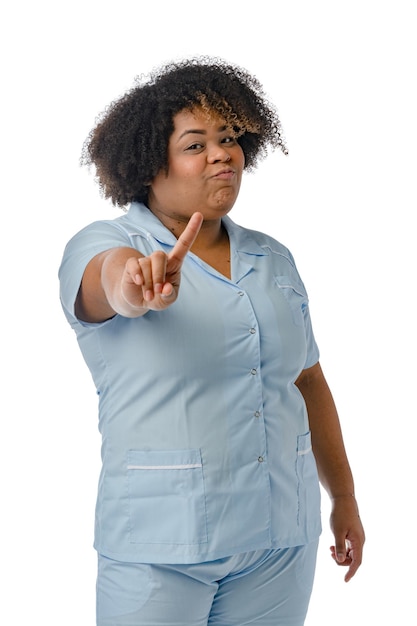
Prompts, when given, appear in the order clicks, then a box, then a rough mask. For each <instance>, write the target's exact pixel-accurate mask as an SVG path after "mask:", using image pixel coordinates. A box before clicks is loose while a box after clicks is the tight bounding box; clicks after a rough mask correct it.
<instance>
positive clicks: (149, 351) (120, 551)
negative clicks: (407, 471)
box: [60, 203, 321, 563]
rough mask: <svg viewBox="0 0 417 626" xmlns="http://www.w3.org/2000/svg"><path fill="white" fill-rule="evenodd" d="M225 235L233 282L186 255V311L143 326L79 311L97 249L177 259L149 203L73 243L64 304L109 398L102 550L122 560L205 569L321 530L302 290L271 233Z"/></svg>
mask: <svg viewBox="0 0 417 626" xmlns="http://www.w3.org/2000/svg"><path fill="white" fill-rule="evenodd" d="M224 225H225V227H226V229H227V232H228V234H229V238H230V246H231V273H232V279H231V280H228V279H227V278H225V276H223V275H221V274H219V273H218V272H216V270H214V269H213V268H212V267H210V266H209V265H207V264H206V263H204V262H203V261H201V260H200V259H199V258H198V257H196V256H195V255H193V254H192V253H189V254H188V255H187V257H186V258H185V261H184V264H183V269H182V278H181V287H180V292H179V297H178V299H177V301H176V302H175V303H174V304H173V305H172V306H171V307H169V308H168V309H167V310H165V311H159V312H154V311H149V312H148V313H147V314H146V315H144V316H143V317H140V318H136V319H128V318H124V317H122V316H120V315H116V316H115V317H113V318H112V319H110V320H108V321H106V322H104V323H101V324H87V323H83V322H80V321H79V320H77V318H76V317H75V315H74V302H75V299H76V295H77V292H78V289H79V286H80V282H81V279H82V275H83V272H84V269H85V267H86V265H87V264H88V262H89V261H90V260H91V259H92V257H94V256H95V255H96V254H98V253H99V252H102V251H104V250H107V249H110V248H113V247H119V246H129V247H132V248H135V249H137V250H139V251H140V252H142V253H143V254H145V255H147V254H149V253H151V252H152V251H153V250H157V249H162V250H164V251H165V252H169V251H170V250H171V249H172V247H173V245H174V244H175V242H176V239H175V237H174V236H173V234H172V233H171V232H170V231H169V230H168V229H166V228H165V227H164V226H163V224H162V223H161V222H160V221H159V220H158V219H157V218H156V217H155V216H154V215H153V214H152V213H151V212H150V211H149V210H148V209H147V208H146V207H145V206H144V205H141V204H139V203H133V204H132V205H131V207H130V209H129V211H128V212H127V213H126V214H124V215H123V216H121V217H118V218H116V219H114V220H109V221H99V222H95V223H93V224H91V225H89V226H87V227H86V228H85V229H83V230H82V231H81V232H79V233H78V234H77V235H75V237H73V238H72V239H71V241H70V242H69V243H68V245H67V247H66V249H65V253H64V258H63V261H62V265H61V268H60V280H61V301H62V305H63V308H64V311H65V314H66V316H67V318H68V321H69V322H70V324H71V326H72V328H73V329H74V330H75V332H76V334H77V338H78V342H79V345H80V348H81V351H82V353H83V356H84V359H85V361H86V363H87V365H88V367H89V369H90V371H91V374H92V377H93V380H94V383H95V385H96V388H97V392H98V395H99V429H100V432H101V434H102V462H103V464H102V471H101V475H100V480H99V487H98V498H97V507H96V528H95V548H96V549H97V551H98V552H100V553H101V554H103V555H105V556H108V557H109V558H113V559H120V560H124V561H137V562H154V563H158V562H160V563H196V562H203V561H207V560H213V559H217V558H221V557H225V556H228V555H231V554H236V553H239V552H247V551H252V550H258V549H268V548H281V547H290V546H296V545H303V544H306V543H308V542H310V541H313V540H315V539H316V538H317V537H318V536H319V534H320V531H321V522H320V489H319V483H318V476H317V470H316V464H315V460H314V456H313V453H312V449H311V438H310V433H309V424H308V417H307V412H306V407H305V403H304V400H303V398H302V396H301V394H300V392H299V390H298V389H297V387H296V386H295V385H294V381H295V380H296V379H297V377H298V375H299V374H300V372H301V371H302V369H304V368H307V367H311V366H312V365H314V364H315V363H317V361H318V358H319V353H318V348H317V345H316V342H315V340H314V336H313V332H312V328H311V322H310V315H309V308H308V300H307V295H306V291H305V287H304V285H303V283H302V281H301V279H300V277H299V274H298V272H297V269H296V267H295V264H294V260H293V258H292V256H291V254H290V252H289V251H288V250H287V248H285V247H284V246H283V245H281V244H280V243H278V242H277V241H275V240H274V239H272V238H271V237H269V236H267V235H264V234H262V233H259V232H255V231H251V230H248V229H245V228H242V227H240V226H238V225H236V224H235V223H234V222H233V221H232V220H231V219H230V218H229V217H226V218H224Z"/></svg>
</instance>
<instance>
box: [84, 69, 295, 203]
mask: <svg viewBox="0 0 417 626" xmlns="http://www.w3.org/2000/svg"><path fill="white" fill-rule="evenodd" d="M135 82H136V84H135V86H134V87H133V88H132V89H130V90H129V91H128V92H127V93H125V94H124V95H123V96H122V97H121V98H119V99H117V100H115V101H114V102H112V103H111V104H110V105H109V106H108V107H107V109H106V110H105V111H104V112H103V114H102V115H101V116H100V117H99V119H98V121H97V124H96V126H95V128H93V129H92V130H91V132H90V134H89V135H88V137H87V139H86V141H85V143H84V147H83V152H82V158H81V163H82V164H84V165H94V166H95V170H96V176H97V179H98V182H99V185H100V188H101V191H102V193H103V195H104V197H106V198H110V199H111V201H112V202H113V204H114V205H117V206H119V207H125V206H126V205H127V204H129V203H131V202H133V201H138V202H144V203H145V204H146V202H147V197H148V190H149V184H150V182H151V181H152V180H153V178H154V177H155V176H156V174H158V173H159V172H160V171H161V170H165V171H167V170H168V142H169V138H170V136H171V134H172V132H173V130H174V121H173V118H174V117H175V115H176V114H177V113H179V112H180V111H182V110H192V109H194V108H195V107H197V106H198V107H201V108H203V110H205V111H207V114H208V115H210V114H211V115H212V114H213V113H215V114H217V115H220V116H221V117H222V118H223V119H225V121H226V123H227V124H230V127H231V128H233V129H234V132H235V133H236V136H237V141H238V142H239V144H240V146H241V147H242V150H243V153H244V155H245V169H247V170H250V169H253V168H254V167H256V165H257V163H258V160H259V159H260V158H263V157H264V156H265V155H266V153H267V148H268V147H271V148H277V147H279V148H280V149H281V150H282V151H283V152H284V154H287V149H286V147H285V144H284V140H283V138H282V135H281V123H280V120H279V117H278V114H277V112H276V110H275V108H274V106H272V105H271V104H270V103H269V102H268V101H267V99H266V97H265V94H264V91H263V88H262V86H261V85H260V83H259V81H258V80H257V78H255V77H254V76H252V75H250V74H249V73H248V72H247V71H246V70H244V69H242V68H240V67H237V66H232V65H229V64H227V63H225V62H224V61H222V60H220V59H210V58H207V57H200V58H195V59H191V60H183V61H179V62H172V63H169V64H167V65H164V66H163V67H161V68H159V69H157V70H155V71H153V72H152V73H151V74H150V75H149V76H148V77H138V78H137V79H136V81H135Z"/></svg>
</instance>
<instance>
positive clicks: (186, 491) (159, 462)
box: [127, 449, 207, 545]
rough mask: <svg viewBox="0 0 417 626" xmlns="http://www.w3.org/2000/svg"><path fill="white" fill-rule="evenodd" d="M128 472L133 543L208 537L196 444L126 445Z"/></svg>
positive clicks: (186, 542)
mask: <svg viewBox="0 0 417 626" xmlns="http://www.w3.org/2000/svg"><path fill="white" fill-rule="evenodd" d="M127 476H128V489H129V516H130V541H131V542H132V543H167V544H181V545H190V544H199V543H205V542H206V541H207V523H206V506H205V494H204V480H203V464H202V460H201V451H200V450H198V449H191V450H130V451H129V453H128V460H127Z"/></svg>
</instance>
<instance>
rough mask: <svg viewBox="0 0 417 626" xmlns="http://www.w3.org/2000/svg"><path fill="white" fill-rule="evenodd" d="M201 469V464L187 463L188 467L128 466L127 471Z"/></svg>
mask: <svg viewBox="0 0 417 626" xmlns="http://www.w3.org/2000/svg"><path fill="white" fill-rule="evenodd" d="M199 467H203V465H202V464H201V463H189V464H188V465H128V466H127V469H128V470H187V469H197V468H199Z"/></svg>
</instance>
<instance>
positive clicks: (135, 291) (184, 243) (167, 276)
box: [121, 213, 203, 310]
mask: <svg viewBox="0 0 417 626" xmlns="http://www.w3.org/2000/svg"><path fill="white" fill-rule="evenodd" d="M202 223H203V216H202V214H201V213H194V214H193V215H192V216H191V218H190V220H189V222H188V224H187V226H186V227H185V230H184V232H183V233H182V234H181V235H180V237H179V238H178V241H177V243H176V244H175V246H174V247H173V249H172V250H171V252H170V253H169V254H165V252H163V251H162V250H157V251H155V252H153V253H152V254H150V255H149V256H140V257H131V258H129V259H128V260H127V261H126V265H125V269H124V273H123V276H122V284H121V291H122V296H123V298H124V300H125V301H126V303H127V304H128V305H130V306H132V307H135V308H136V307H137V308H146V309H151V310H162V309H166V308H167V307H168V306H170V305H171V304H172V303H173V302H175V300H176V299H177V296H178V291H179V286H180V279H181V268H182V264H183V261H184V258H185V256H186V254H187V253H188V252H189V250H190V249H191V246H192V245H193V243H194V241H195V239H196V237H197V235H198V233H199V231H200V228H201V225H202Z"/></svg>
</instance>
